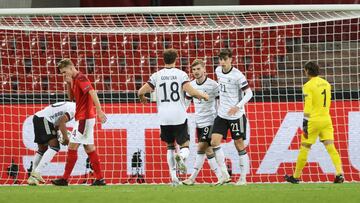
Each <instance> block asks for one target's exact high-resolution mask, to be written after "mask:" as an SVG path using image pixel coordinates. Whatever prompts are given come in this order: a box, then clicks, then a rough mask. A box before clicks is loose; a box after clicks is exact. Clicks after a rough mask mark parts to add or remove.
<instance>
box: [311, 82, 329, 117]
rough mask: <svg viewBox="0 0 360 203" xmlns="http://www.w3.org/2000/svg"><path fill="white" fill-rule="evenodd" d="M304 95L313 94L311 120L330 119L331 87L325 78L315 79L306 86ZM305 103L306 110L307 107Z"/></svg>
mask: <svg viewBox="0 0 360 203" xmlns="http://www.w3.org/2000/svg"><path fill="white" fill-rule="evenodd" d="M304 93H305V94H311V95H307V97H309V96H311V109H310V110H309V113H310V117H309V119H310V120H327V119H330V106H331V85H330V84H329V83H328V82H327V81H326V80H325V79H323V78H320V77H313V78H311V79H310V80H309V81H308V82H307V83H306V84H305V85H304ZM305 101H306V99H305ZM306 105H307V104H306V103H305V109H306V108H307V107H306Z"/></svg>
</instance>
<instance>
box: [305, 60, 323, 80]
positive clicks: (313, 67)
mask: <svg viewBox="0 0 360 203" xmlns="http://www.w3.org/2000/svg"><path fill="white" fill-rule="evenodd" d="M304 68H305V70H306V72H307V74H308V75H309V76H311V77H316V76H318V75H319V72H320V67H319V65H318V64H317V63H315V62H313V61H308V62H307V63H306V64H305V66H304Z"/></svg>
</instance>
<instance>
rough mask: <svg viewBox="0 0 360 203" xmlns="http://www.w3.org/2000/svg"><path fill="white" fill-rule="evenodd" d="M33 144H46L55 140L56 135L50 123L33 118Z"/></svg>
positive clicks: (41, 118)
mask: <svg viewBox="0 0 360 203" xmlns="http://www.w3.org/2000/svg"><path fill="white" fill-rule="evenodd" d="M33 124H34V134H35V140H34V142H35V143H38V144H47V143H48V142H49V140H51V139H53V138H55V139H57V133H56V130H55V127H54V125H53V124H52V123H50V122H49V121H48V120H46V119H45V118H43V117H37V116H36V115H34V117H33Z"/></svg>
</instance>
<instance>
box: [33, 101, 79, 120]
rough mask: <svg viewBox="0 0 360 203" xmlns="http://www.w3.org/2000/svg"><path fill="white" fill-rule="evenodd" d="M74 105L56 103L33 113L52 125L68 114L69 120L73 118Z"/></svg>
mask: <svg viewBox="0 0 360 203" xmlns="http://www.w3.org/2000/svg"><path fill="white" fill-rule="evenodd" d="M75 109H76V104H75V103H74V102H57V103H55V104H52V105H50V106H47V107H45V109H43V110H41V111H38V112H36V113H35V115H36V116H38V117H43V118H45V119H46V120H47V121H49V122H50V123H52V124H54V123H55V122H56V121H57V120H58V119H59V118H60V117H61V116H62V115H64V114H65V113H68V114H69V115H70V120H71V119H73V118H74V116H75Z"/></svg>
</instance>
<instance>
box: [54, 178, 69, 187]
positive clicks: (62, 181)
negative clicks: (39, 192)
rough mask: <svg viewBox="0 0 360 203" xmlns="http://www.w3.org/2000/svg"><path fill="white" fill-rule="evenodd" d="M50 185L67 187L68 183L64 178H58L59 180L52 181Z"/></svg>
mask: <svg viewBox="0 0 360 203" xmlns="http://www.w3.org/2000/svg"><path fill="white" fill-rule="evenodd" d="M51 183H52V184H53V185H57V186H68V182H67V180H65V179H64V178H59V179H56V180H52V181H51Z"/></svg>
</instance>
